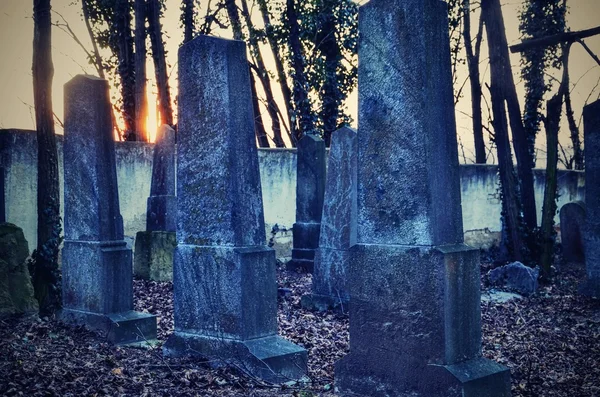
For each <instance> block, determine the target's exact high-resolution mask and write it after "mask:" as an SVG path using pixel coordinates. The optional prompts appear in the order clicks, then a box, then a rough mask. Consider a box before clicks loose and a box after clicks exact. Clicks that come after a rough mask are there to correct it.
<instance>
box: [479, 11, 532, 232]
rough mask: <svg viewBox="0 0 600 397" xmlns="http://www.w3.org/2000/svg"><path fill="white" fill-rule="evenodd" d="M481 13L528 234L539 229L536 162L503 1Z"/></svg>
mask: <svg viewBox="0 0 600 397" xmlns="http://www.w3.org/2000/svg"><path fill="white" fill-rule="evenodd" d="M481 13H482V18H484V21H485V26H486V32H487V38H488V44H489V48H490V68H491V67H492V66H491V65H492V63H493V65H494V68H495V69H496V74H497V76H498V80H497V84H498V89H499V95H500V96H501V98H502V100H503V101H506V108H507V110H508V115H509V117H510V128H511V131H512V136H513V147H514V150H515V156H516V158H517V169H518V175H519V182H520V184H519V185H520V190H521V200H522V204H523V219H524V221H525V224H526V225H527V228H528V230H529V233H532V232H533V230H535V229H536V228H537V212H536V205H535V190H534V185H533V166H534V160H533V157H532V154H531V152H530V151H529V146H528V143H527V136H526V133H525V129H524V128H523V121H522V119H521V108H520V105H519V98H518V96H517V91H516V88H515V82H514V78H513V74H512V69H511V65H510V57H509V53H508V42H507V40H506V28H505V25H504V17H503V16H502V7H501V5H500V0H483V1H482V2H481ZM494 117H496V115H494Z"/></svg>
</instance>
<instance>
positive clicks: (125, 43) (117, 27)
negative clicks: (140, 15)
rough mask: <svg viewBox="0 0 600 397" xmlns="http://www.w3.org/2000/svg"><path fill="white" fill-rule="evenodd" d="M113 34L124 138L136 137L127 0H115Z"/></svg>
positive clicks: (133, 81)
mask: <svg viewBox="0 0 600 397" xmlns="http://www.w3.org/2000/svg"><path fill="white" fill-rule="evenodd" d="M113 28H114V32H113V34H114V35H116V37H117V42H118V47H119V56H118V58H119V68H118V71H119V76H120V77H121V96H122V98H123V120H124V121H125V132H124V135H125V139H127V140H131V141H135V140H137V139H138V137H137V135H136V131H137V130H136V127H135V115H136V106H135V94H136V83H135V60H134V52H133V38H132V36H131V14H130V12H129V0H116V3H115V9H114V15H113Z"/></svg>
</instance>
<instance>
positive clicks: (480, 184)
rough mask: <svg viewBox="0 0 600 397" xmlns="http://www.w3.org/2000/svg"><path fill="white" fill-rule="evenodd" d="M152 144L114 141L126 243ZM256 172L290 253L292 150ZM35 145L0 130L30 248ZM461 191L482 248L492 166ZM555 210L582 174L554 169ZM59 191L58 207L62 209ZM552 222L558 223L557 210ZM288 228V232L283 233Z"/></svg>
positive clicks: (491, 203) (493, 198) (540, 177)
mask: <svg viewBox="0 0 600 397" xmlns="http://www.w3.org/2000/svg"><path fill="white" fill-rule="evenodd" d="M152 150H153V145H152V144H149V143H140V142H118V143H117V144H116V156H117V178H118V181H119V197H120V206H121V214H122V215H123V220H124V228H125V235H126V236H127V237H126V238H127V239H129V241H132V239H133V236H135V234H136V233H137V232H138V231H141V230H145V222H146V220H145V217H146V200H147V198H148V196H149V194H150V180H151V175H152ZM58 152H59V153H58V154H59V165H60V172H59V174H60V183H61V186H62V181H63V170H62V136H58ZM258 156H259V164H260V175H261V183H262V190H263V202H264V208H265V224H266V228H267V240H269V239H271V238H272V237H273V234H272V233H271V231H272V230H273V228H274V226H275V225H277V228H278V230H279V231H278V232H277V233H276V237H275V240H274V241H275V248H276V249H277V251H278V255H280V256H289V252H291V244H292V233H291V228H292V225H293V224H294V221H295V219H294V218H295V213H296V203H295V198H296V150H295V149H259V151H258ZM36 162H37V148H36V136H35V132H34V131H23V130H0V167H4V168H5V169H6V171H5V172H6V175H5V202H6V219H7V221H8V222H11V223H14V224H16V225H18V226H20V227H22V228H23V231H24V233H25V237H26V238H27V241H29V246H30V247H35V246H36V222H37V203H36V184H37V182H36V180H37V170H36ZM460 172H461V193H462V210H463V211H462V212H463V223H464V230H465V232H466V237H467V242H468V243H471V244H474V245H483V246H486V245H488V244H489V242H490V241H491V240H494V239H496V238H497V237H498V231H499V230H500V229H501V223H500V212H501V206H500V195H499V191H498V185H497V175H496V173H497V170H496V167H495V166H493V165H462V166H461V167H460ZM534 175H535V192H536V202H537V206H538V210H539V211H540V213H541V208H542V200H543V192H544V171H543V170H535V174H534ZM558 186H559V203H558V208H560V207H561V206H562V205H564V204H566V203H568V202H571V201H577V200H579V201H583V200H584V187H585V179H584V173H583V172H577V171H564V170H563V171H559V179H558ZM62 200H63V197H62V195H61V209H62V208H64V206H63V203H62ZM556 222H557V223H558V222H559V217H558V214H557V217H556ZM288 230H289V231H288Z"/></svg>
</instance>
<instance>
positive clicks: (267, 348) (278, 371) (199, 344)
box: [163, 331, 308, 383]
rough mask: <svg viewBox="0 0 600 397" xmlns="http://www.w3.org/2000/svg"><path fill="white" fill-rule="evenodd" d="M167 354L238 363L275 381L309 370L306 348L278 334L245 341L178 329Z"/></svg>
mask: <svg viewBox="0 0 600 397" xmlns="http://www.w3.org/2000/svg"><path fill="white" fill-rule="evenodd" d="M163 354H164V355H165V356H168V357H182V356H190V355H191V356H199V357H204V358H207V359H210V360H212V362H213V363H214V365H216V366H219V365H227V364H229V363H234V364H235V363H236V362H237V363H238V364H240V365H242V366H243V368H244V370H245V371H248V372H249V373H250V374H252V375H253V376H256V377H258V378H260V379H263V380H265V381H267V382H272V383H283V382H287V381H290V380H296V379H300V378H301V377H303V376H304V375H306V373H307V371H308V369H307V353H306V350H304V349H303V348H301V347H299V346H297V345H295V344H293V343H292V342H290V341H288V340H286V339H283V338H282V337H280V336H277V335H273V336H267V337H263V338H257V339H250V340H246V341H241V340H235V339H226V338H213V337H209V336H203V335H196V334H190V333H185V332H177V331H176V332H175V333H174V334H173V335H171V336H170V337H169V339H168V340H167V342H166V343H165V344H164V346H163Z"/></svg>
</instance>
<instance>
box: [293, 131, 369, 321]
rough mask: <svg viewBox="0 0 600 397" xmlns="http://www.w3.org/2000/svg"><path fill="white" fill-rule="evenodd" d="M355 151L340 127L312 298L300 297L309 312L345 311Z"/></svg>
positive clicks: (329, 172)
mask: <svg viewBox="0 0 600 397" xmlns="http://www.w3.org/2000/svg"><path fill="white" fill-rule="evenodd" d="M357 149H358V148H357V146H356V131H354V130H353V129H351V128H348V127H344V128H341V129H339V130H337V131H336V132H334V133H333V135H332V137H331V148H330V151H329V161H328V169H327V185H326V187H325V200H324V203H323V216H322V219H321V235H320V238H319V249H318V250H317V253H316V256H315V267H314V272H313V277H312V294H311V295H306V296H304V297H302V305H303V306H304V307H306V308H309V309H316V310H327V309H329V308H334V309H340V310H342V311H344V310H346V308H347V307H348V301H349V295H348V289H347V288H346V278H347V276H346V273H347V269H348V268H349V265H348V263H349V258H350V256H349V255H350V254H349V249H350V247H351V246H353V245H354V244H356V211H357V208H356V168H357V163H356V160H357Z"/></svg>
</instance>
